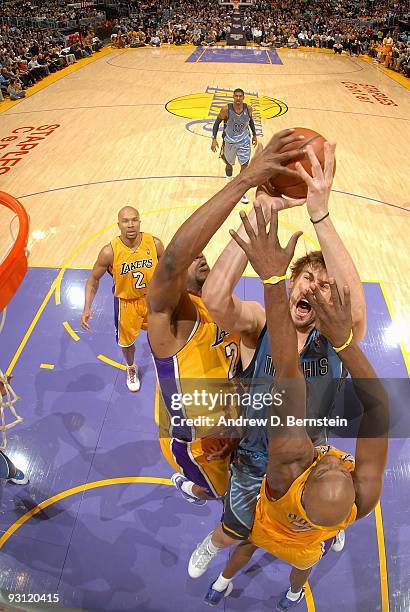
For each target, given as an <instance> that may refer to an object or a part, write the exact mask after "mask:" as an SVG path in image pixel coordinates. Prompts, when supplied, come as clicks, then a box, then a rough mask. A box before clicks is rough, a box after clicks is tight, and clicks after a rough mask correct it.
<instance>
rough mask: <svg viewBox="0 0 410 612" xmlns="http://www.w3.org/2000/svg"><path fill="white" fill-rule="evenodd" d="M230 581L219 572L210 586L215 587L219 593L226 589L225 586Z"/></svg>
mask: <svg viewBox="0 0 410 612" xmlns="http://www.w3.org/2000/svg"><path fill="white" fill-rule="evenodd" d="M230 582H231V579H230V578H224V576H223V574H222V573H220V574H219V576H218V578H217V579H216V580H215V582H214V583H213V585H212V588H213V589H215V591H219V592H220V593H221V592H222V591H224V590H225V589H226V587H227V586H228V584H229V583H230Z"/></svg>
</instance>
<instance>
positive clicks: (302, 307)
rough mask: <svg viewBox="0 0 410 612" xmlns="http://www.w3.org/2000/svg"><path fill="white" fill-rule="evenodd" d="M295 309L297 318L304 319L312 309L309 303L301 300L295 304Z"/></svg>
mask: <svg viewBox="0 0 410 612" xmlns="http://www.w3.org/2000/svg"><path fill="white" fill-rule="evenodd" d="M295 309H296V314H297V315H298V316H299V317H306V316H307V315H308V314H310V312H311V311H312V307H311V305H310V304H309V302H308V301H307V300H305V299H303V298H302V299H301V300H298V301H297V302H296V306H295Z"/></svg>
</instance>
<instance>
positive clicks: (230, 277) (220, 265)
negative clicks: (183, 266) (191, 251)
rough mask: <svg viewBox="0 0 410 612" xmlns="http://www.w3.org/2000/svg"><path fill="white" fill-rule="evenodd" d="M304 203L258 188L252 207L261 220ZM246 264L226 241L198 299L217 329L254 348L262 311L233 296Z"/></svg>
mask: <svg viewBox="0 0 410 612" xmlns="http://www.w3.org/2000/svg"><path fill="white" fill-rule="evenodd" d="M304 202H305V199H298V200H290V199H286V198H281V197H273V196H270V195H268V194H267V193H266V192H265V191H264V190H263V189H262V188H258V191H257V193H256V198H255V204H258V205H260V206H261V207H262V211H263V214H264V218H265V219H269V217H270V213H271V210H272V209H274V210H276V211H280V210H285V209H287V208H293V207H294V206H301V205H302V204H304ZM248 219H249V222H250V224H251V226H252V227H253V229H256V215H255V210H254V209H252V210H251V212H250V213H249V216H248ZM237 234H238V235H239V236H240V237H241V238H246V231H245V228H244V227H243V225H242V224H241V225H240V227H239V229H238V230H237ZM247 263H248V258H247V257H246V255H245V253H244V251H243V249H241V248H240V246H239V245H238V244H237V243H236V241H235V240H233V239H232V240H230V242H228V244H227V246H226V247H225V249H224V250H223V251H222V253H221V254H220V256H219V257H218V259H217V260H216V262H215V264H214V266H213V267H212V270H211V272H210V273H209V276H208V278H207V279H206V281H205V284H204V286H203V288H202V297H203V300H204V302H205V304H206V307H207V308H208V310H209V312H210V313H211V315H212V318H213V320H214V321H215V323H217V324H218V325H219V326H220V327H221V329H224V330H225V331H229V332H231V333H236V334H238V335H239V336H240V337H241V339H242V340H243V341H244V342H245V343H246V345H247V346H248V347H249V348H255V346H256V342H257V340H258V337H259V334H260V332H261V330H262V328H263V326H264V325H265V322H266V316H265V309H264V308H263V306H261V304H259V302H252V301H247V300H241V299H240V298H239V297H238V296H236V295H234V290H235V287H236V285H237V284H238V282H239V280H240V278H241V276H242V274H243V272H244V271H245V268H246V266H247Z"/></svg>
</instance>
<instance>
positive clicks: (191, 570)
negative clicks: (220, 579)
mask: <svg viewBox="0 0 410 612" xmlns="http://www.w3.org/2000/svg"><path fill="white" fill-rule="evenodd" d="M212 534H213V531H212V532H211V533H210V534H208V535H207V536H206V538H205V540H204V541H203V542H201V543H200V544H198V546H197V547H196V548H195V550H194V552H193V553H192V555H191V558H190V560H189V564H188V574H189V575H190V576H191V578H199V577H200V576H202V574H203V573H204V572H206V570H207V569H208V565H209V564H210V562H211V561H212V559H213V558H214V557H215V556H216V555H217V554H218V552H219V551H216V552H215V553H211V552H209V550H208V544H209V542H210V541H211V537H212Z"/></svg>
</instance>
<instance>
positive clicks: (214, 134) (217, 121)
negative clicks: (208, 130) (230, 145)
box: [212, 117, 222, 138]
mask: <svg viewBox="0 0 410 612" xmlns="http://www.w3.org/2000/svg"><path fill="white" fill-rule="evenodd" d="M221 123H222V119H220V118H219V117H217V118H216V119H215V123H214V125H213V128H212V137H213V138H216V137H217V136H218V130H219V126H220V124H221Z"/></svg>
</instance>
